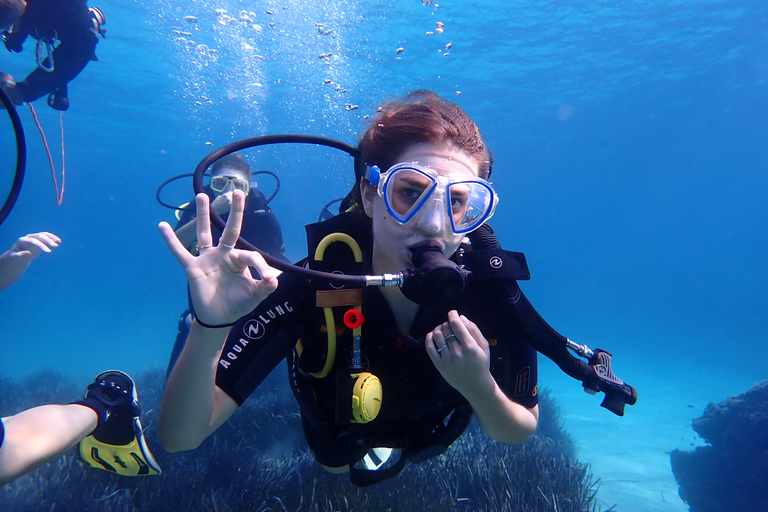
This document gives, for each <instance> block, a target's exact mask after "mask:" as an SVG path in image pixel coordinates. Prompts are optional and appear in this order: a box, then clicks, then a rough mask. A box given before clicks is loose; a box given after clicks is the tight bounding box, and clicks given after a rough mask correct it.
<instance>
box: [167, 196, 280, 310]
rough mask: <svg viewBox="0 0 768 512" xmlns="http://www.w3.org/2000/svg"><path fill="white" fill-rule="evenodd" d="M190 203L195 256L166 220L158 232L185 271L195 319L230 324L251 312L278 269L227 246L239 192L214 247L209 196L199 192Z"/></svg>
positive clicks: (235, 229)
mask: <svg viewBox="0 0 768 512" xmlns="http://www.w3.org/2000/svg"><path fill="white" fill-rule="evenodd" d="M195 201H196V206H197V245H198V250H199V255H198V256H193V255H192V254H190V252H189V251H188V250H187V249H186V248H184V246H183V245H182V243H181V242H180V241H179V239H178V238H177V237H176V234H175V233H174V232H173V229H172V228H171V226H170V225H169V224H168V223H167V222H161V223H160V226H159V228H160V233H161V234H162V235H163V238H165V241H166V243H167V244H168V247H169V248H170V250H171V252H172V253H173V255H174V256H175V257H176V259H177V260H178V261H179V263H181V266H182V267H184V270H185V272H186V273H187V278H188V279H189V288H190V293H191V295H192V303H193V305H194V307H195V313H196V315H197V316H198V318H199V319H200V320H201V321H202V322H204V323H206V324H209V325H224V324H230V323H232V322H236V321H237V320H238V319H239V318H240V317H242V316H244V315H246V314H248V313H250V312H251V311H252V310H253V309H254V308H255V307H256V306H258V304H259V303H260V302H261V301H262V300H264V298H265V297H267V296H268V295H269V294H270V293H272V292H273V291H274V290H275V288H277V275H278V272H277V270H275V269H273V268H272V267H270V266H269V265H267V263H266V262H265V261H264V258H263V257H262V256H261V255H260V254H259V253H257V252H252V251H244V250H240V249H234V248H232V247H233V246H234V245H235V243H236V242H237V238H238V236H239V234H240V228H241V226H242V222H243V210H244V208H245V196H244V195H243V193H242V192H241V191H239V190H238V191H235V192H234V194H233V196H232V209H231V211H230V214H229V218H228V219H227V224H226V226H225V227H224V231H223V232H222V234H221V238H220V240H219V244H218V245H217V246H216V247H212V246H211V244H212V240H213V238H212V235H211V221H210V208H209V199H208V196H207V195H205V194H198V195H197V197H196V198H195ZM248 267H253V268H255V269H256V271H257V272H258V274H259V276H255V277H254V276H253V275H252V274H251V270H250V269H249V268H248Z"/></svg>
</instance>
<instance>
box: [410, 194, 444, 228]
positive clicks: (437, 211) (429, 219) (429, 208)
mask: <svg viewBox="0 0 768 512" xmlns="http://www.w3.org/2000/svg"><path fill="white" fill-rule="evenodd" d="M441 204H442V201H441V200H440V198H438V197H434V198H430V199H429V200H428V201H427V202H426V203H424V206H422V207H421V210H422V211H421V215H419V219H418V222H417V223H416V227H417V229H419V230H421V231H422V232H424V233H429V234H431V235H437V234H440V233H441V232H442V231H443V222H444V221H443V212H442V209H441V207H440V205H441Z"/></svg>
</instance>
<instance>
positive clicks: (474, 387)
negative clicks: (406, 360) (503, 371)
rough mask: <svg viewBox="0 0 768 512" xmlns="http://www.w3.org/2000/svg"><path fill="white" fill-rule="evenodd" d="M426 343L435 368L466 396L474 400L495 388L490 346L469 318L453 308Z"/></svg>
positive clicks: (428, 335) (427, 338) (430, 334)
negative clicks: (491, 370) (491, 369)
mask: <svg viewBox="0 0 768 512" xmlns="http://www.w3.org/2000/svg"><path fill="white" fill-rule="evenodd" d="M424 344H425V346H426V349H427V354H429V357H430V359H432V363H433V364H434V365H435V368H437V370H438V371H439V372H440V374H441V375H442V376H443V378H444V379H445V380H446V382H448V384H450V385H451V386H453V387H454V388H456V390H458V391H459V393H461V394H462V395H464V397H465V398H467V399H468V400H470V401H472V400H473V399H474V398H476V397H478V396H481V395H482V394H485V393H489V392H491V391H492V390H493V387H494V385H495V384H494V380H493V377H492V376H491V372H490V368H491V349H490V345H489V344H488V340H487V339H485V336H483V333H482V332H480V329H479V328H478V327H477V325H475V324H474V322H471V321H469V320H468V319H467V317H465V316H464V315H459V313H458V312H457V311H455V310H452V311H450V312H449V313H448V320H447V321H446V322H444V323H442V324H440V325H438V326H437V327H435V329H434V330H433V331H432V332H430V333H428V334H427V337H426V340H425V343H424Z"/></svg>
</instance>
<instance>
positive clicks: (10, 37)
mask: <svg viewBox="0 0 768 512" xmlns="http://www.w3.org/2000/svg"><path fill="white" fill-rule="evenodd" d="M23 42H24V37H20V36H19V35H17V34H14V33H13V32H8V31H7V30H4V31H3V43H4V44H5V48H6V49H7V50H8V51H9V52H16V53H21V51H22V50H23V47H22V43H23Z"/></svg>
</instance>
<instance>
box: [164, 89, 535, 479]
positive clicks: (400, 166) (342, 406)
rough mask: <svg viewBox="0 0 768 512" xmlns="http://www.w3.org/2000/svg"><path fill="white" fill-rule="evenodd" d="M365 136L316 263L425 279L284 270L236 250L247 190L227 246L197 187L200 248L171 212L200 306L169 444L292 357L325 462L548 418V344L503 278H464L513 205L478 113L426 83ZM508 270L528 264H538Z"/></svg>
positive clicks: (405, 455)
mask: <svg viewBox="0 0 768 512" xmlns="http://www.w3.org/2000/svg"><path fill="white" fill-rule="evenodd" d="M358 149H359V150H360V154H361V158H360V159H357V165H356V178H357V179H356V183H355V186H354V187H353V189H352V191H351V192H350V194H349V196H348V197H347V199H346V200H345V201H344V203H343V205H344V206H343V208H344V210H345V212H344V213H341V214H340V215H338V216H336V217H334V218H332V219H330V220H327V221H323V222H319V223H317V224H314V225H311V226H308V227H307V231H308V245H309V254H310V257H309V258H307V259H306V260H304V261H303V262H301V265H303V266H307V267H309V268H310V269H315V270H323V271H326V272H336V273H340V274H344V277H350V276H351V275H353V274H376V275H380V276H381V277H382V279H381V281H382V282H387V280H388V279H390V278H392V276H397V275H399V276H403V275H404V274H405V275H408V276H410V277H411V278H412V279H411V280H410V283H414V282H415V283H417V286H414V285H413V284H410V285H407V286H405V287H402V288H400V287H387V286H385V287H371V288H363V289H349V288H348V287H345V286H344V285H343V283H342V284H341V285H340V284H338V283H337V284H332V285H327V284H325V283H321V282H318V280H314V279H307V278H305V277H302V276H297V275H295V274H293V273H287V272H286V273H283V274H281V275H279V278H278V272H277V271H276V270H275V269H274V268H272V267H270V266H269V265H267V263H266V262H265V260H264V258H263V257H262V256H261V255H260V254H259V253H257V252H254V251H248V250H242V249H237V248H235V244H236V243H237V240H238V234H239V232H240V228H241V222H242V214H243V208H244V196H243V194H242V193H241V192H240V191H235V192H234V194H233V201H232V210H231V213H230V215H229V217H228V219H227V223H226V227H225V228H224V230H223V233H222V235H221V238H220V240H219V242H218V244H217V245H216V246H213V239H212V235H211V223H210V221H209V212H210V209H209V199H208V197H207V196H206V195H204V194H199V195H198V196H197V198H196V205H197V212H198V221H197V240H198V242H197V245H198V249H199V255H198V256H193V255H192V254H191V253H190V252H189V251H188V250H187V249H186V248H185V247H184V246H183V244H182V243H181V242H180V241H179V240H178V238H177V237H176V235H175V234H174V232H173V230H172V229H171V227H170V226H169V225H168V224H167V223H161V224H160V231H161V233H162V235H163V237H164V238H165V240H166V242H167V243H168V246H169V248H170V250H171V252H172V253H173V254H174V256H175V257H176V258H177V259H178V261H179V262H180V263H181V265H182V266H183V267H184V269H185V271H186V273H187V277H188V278H189V283H190V292H191V296H192V301H193V303H194V308H195V312H196V315H197V316H196V319H195V321H194V322H193V324H192V328H191V331H190V334H189V338H188V340H187V343H186V345H185V347H184V349H183V351H182V353H181V355H180V357H179V359H178V362H177V364H176V366H175V367H174V369H173V371H172V372H171V374H170V377H169V379H168V383H167V387H166V390H165V395H164V398H163V404H162V407H161V411H160V419H159V427H158V433H159V437H160V441H161V443H162V444H163V446H164V447H165V449H166V450H169V451H180V450H189V449H193V448H195V447H197V446H198V445H199V444H200V443H201V442H202V441H203V440H204V439H205V438H206V437H208V436H209V435H210V434H211V433H213V432H214V431H215V430H216V429H217V428H219V427H220V426H221V425H222V424H223V423H224V422H225V421H226V420H227V419H228V418H229V417H230V416H231V415H232V414H233V413H234V412H235V411H236V410H237V407H239V406H240V405H242V404H243V402H244V401H245V400H246V399H247V398H248V396H249V395H250V394H251V393H252V392H253V391H254V390H255V389H256V387H258V385H259V384H260V383H261V382H262V381H263V380H264V378H265V377H266V376H267V375H268V374H269V373H270V371H271V370H272V369H273V368H274V367H275V366H276V365H277V364H278V363H279V362H280V361H281V360H282V359H284V358H285V359H287V362H288V368H289V376H290V382H291V388H292V391H293V393H294V396H295V397H296V399H297V401H298V403H299V406H300V410H301V415H302V425H303V427H304V433H305V436H306V439H307V442H308V444H309V446H310V448H311V449H312V451H313V452H314V455H315V458H316V459H317V461H318V462H319V463H320V464H322V465H323V466H325V467H326V468H327V469H328V470H329V471H333V472H342V471H350V479H351V481H352V482H353V483H355V484H357V485H368V484H372V483H376V482H378V481H381V480H383V479H385V478H389V477H391V476H394V475H396V474H397V473H399V472H400V471H401V470H402V468H403V467H404V465H405V462H406V460H409V461H411V462H420V461H423V460H426V459H428V458H431V457H434V456H436V455H438V454H440V453H442V452H444V451H445V450H446V449H447V447H448V446H450V444H451V443H453V441H455V440H456V439H457V438H458V437H459V436H460V435H461V434H462V432H463V431H464V430H465V429H466V427H467V426H468V424H469V422H470V420H471V417H472V415H475V416H476V417H477V418H478V420H479V423H480V425H481V427H482V428H483V430H484V431H485V432H486V433H487V434H488V435H489V436H490V437H492V438H493V439H495V440H498V441H501V442H505V443H510V444H519V443H523V442H524V441H525V440H526V439H527V438H528V437H529V436H530V435H531V434H532V433H533V432H534V430H535V428H536V424H537V421H538V405H537V404H538V396H537V387H538V386H537V366H536V351H535V350H534V349H533V348H532V347H531V345H530V344H529V343H528V342H527V341H526V332H525V324H524V322H523V321H521V320H520V319H518V318H515V317H513V316H511V315H508V314H505V311H504V309H503V308H500V307H497V306H496V305H494V299H493V296H492V295H493V294H492V293H490V291H489V289H487V287H486V286H485V285H484V283H486V284H487V282H484V281H483V280H482V279H481V280H474V281H473V280H470V281H469V282H468V283H467V284H466V286H465V283H464V280H463V279H462V275H463V274H465V273H467V272H472V271H473V268H472V265H473V261H474V260H473V259H472V253H473V248H472V246H471V245H470V244H468V243H465V242H466V239H465V237H467V236H470V237H471V236H472V235H471V233H473V231H475V230H478V229H479V228H480V227H481V226H482V225H483V223H484V222H485V221H487V220H488V219H489V218H490V217H491V216H492V215H493V212H494V209H495V206H496V203H497V196H496V194H495V191H494V190H493V187H492V186H491V185H490V184H489V183H488V182H487V181H486V180H487V179H488V177H489V176H490V172H491V162H492V160H491V155H490V152H489V150H488V149H487V147H486V145H485V142H484V140H483V139H482V137H481V135H480V132H479V130H478V128H477V126H476V125H475V123H474V122H473V121H472V120H471V119H470V118H469V116H467V115H466V113H465V112H464V111H463V110H461V109H460V108H459V107H458V106H457V105H455V104H453V103H451V102H449V101H446V100H445V99H443V98H441V97H440V96H438V95H437V94H435V93H432V92H430V91H416V92H414V93H411V94H409V95H407V96H405V97H404V98H402V99H400V100H398V101H394V102H390V103H387V104H385V105H383V106H382V108H381V109H380V110H379V113H378V114H377V115H376V116H375V117H374V118H373V119H372V120H371V123H370V125H369V128H368V129H367V130H366V131H365V132H364V133H363V135H362V137H361V139H360V141H359V144H358ZM448 258H450V259H451V260H452V261H449V260H448ZM457 263H458V264H459V265H461V267H460V266H459V265H457ZM511 266H512V267H515V265H511ZM462 267H463V268H462ZM254 272H255V273H254ZM435 275H437V276H438V278H436V279H435V278H434V277H433V276H435ZM457 276H458V278H457ZM506 277H507V278H510V279H524V278H527V268H525V264H524V260H523V261H522V263H520V262H518V265H517V267H516V270H515V269H513V270H512V271H511V273H508V274H507V276H506ZM472 283H476V284H472Z"/></svg>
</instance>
